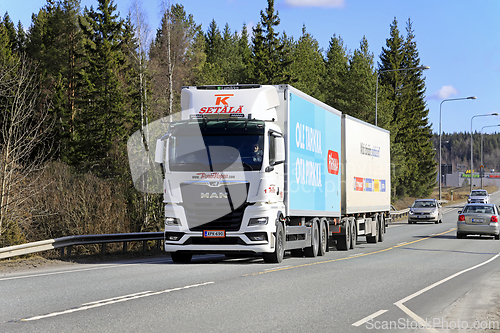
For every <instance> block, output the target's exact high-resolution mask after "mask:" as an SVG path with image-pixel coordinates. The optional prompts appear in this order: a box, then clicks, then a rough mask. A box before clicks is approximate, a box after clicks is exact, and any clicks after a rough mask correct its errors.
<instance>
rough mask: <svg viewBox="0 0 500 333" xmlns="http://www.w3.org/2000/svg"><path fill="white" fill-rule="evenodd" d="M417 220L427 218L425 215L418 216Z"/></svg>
mask: <svg viewBox="0 0 500 333" xmlns="http://www.w3.org/2000/svg"><path fill="white" fill-rule="evenodd" d="M419 218H421V219H426V218H428V216H427V215H420V216H419Z"/></svg>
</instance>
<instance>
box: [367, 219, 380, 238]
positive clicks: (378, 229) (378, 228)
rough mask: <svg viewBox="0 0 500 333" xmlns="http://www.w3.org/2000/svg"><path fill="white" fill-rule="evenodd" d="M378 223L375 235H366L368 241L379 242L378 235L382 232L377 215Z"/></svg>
mask: <svg viewBox="0 0 500 333" xmlns="http://www.w3.org/2000/svg"><path fill="white" fill-rule="evenodd" d="M375 219H376V221H377V223H375V225H376V228H377V233H376V234H375V236H366V242H367V243H377V241H378V235H379V234H380V223H378V216H376V217H375Z"/></svg>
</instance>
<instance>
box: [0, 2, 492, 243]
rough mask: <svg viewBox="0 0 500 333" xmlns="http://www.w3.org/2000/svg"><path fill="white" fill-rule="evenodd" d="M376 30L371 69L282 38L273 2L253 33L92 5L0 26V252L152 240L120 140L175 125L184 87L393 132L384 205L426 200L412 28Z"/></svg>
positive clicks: (153, 226)
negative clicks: (255, 87) (89, 241)
mask: <svg viewBox="0 0 500 333" xmlns="http://www.w3.org/2000/svg"><path fill="white" fill-rule="evenodd" d="M387 27H388V29H387V38H386V43H385V46H384V47H383V48H382V50H381V51H380V54H378V55H377V58H376V57H375V55H374V53H373V51H371V50H370V47H369V43H368V40H367V39H366V38H365V37H364V36H360V42H359V45H357V46H355V47H356V48H355V49H353V50H352V49H349V48H348V47H347V46H346V45H344V42H343V40H342V37H341V36H338V35H337V34H335V31H332V32H331V34H332V35H331V39H330V42H329V45H328V47H327V49H326V50H325V49H323V48H321V47H320V46H319V43H318V41H317V40H316V39H315V38H314V36H312V35H311V34H310V33H309V32H308V31H307V27H306V26H303V27H302V35H301V36H290V35H288V34H287V33H286V31H280V17H279V12H278V11H276V10H275V8H274V0H268V1H267V7H266V8H263V9H262V10H261V12H260V21H259V22H258V23H257V24H256V26H255V27H253V28H251V29H249V28H248V27H247V26H246V25H245V24H243V25H242V26H241V27H229V26H228V24H225V23H224V22H215V21H212V22H211V23H210V24H209V26H208V27H202V26H201V25H200V24H197V23H196V21H195V19H194V17H193V16H192V15H191V14H189V13H187V12H186V11H185V9H184V7H183V6H182V5H181V4H172V5H168V6H165V8H163V12H162V20H161V24H160V26H158V27H152V28H150V27H148V23H147V22H146V21H145V20H144V12H143V9H142V8H141V6H140V5H139V2H136V3H135V4H134V5H133V6H132V7H131V8H130V11H129V12H128V13H126V15H123V13H119V12H118V11H117V6H116V4H115V3H114V1H113V0H95V5H94V6H92V7H90V8H87V7H85V8H81V6H80V1H79V0H47V3H46V4H45V6H44V7H42V8H41V9H40V10H39V11H38V12H37V13H33V15H32V21H31V25H30V26H29V27H23V26H22V24H21V23H20V22H19V23H17V24H15V23H14V22H13V20H12V18H11V17H10V16H9V14H8V13H5V15H4V16H3V17H2V18H0V247H4V246H10V245H15V244H20V243H23V242H28V241H29V242H31V241H36V240H42V239H50V238H58V237H63V236H70V235H81V234H104V233H120V232H141V231H158V230H162V228H163V227H162V224H163V217H162V214H163V213H162V198H161V196H159V195H152V194H144V193H140V192H138V191H137V190H135V188H134V186H133V183H132V179H131V175H130V170H129V166H128V160H127V139H128V138H129V137H130V135H132V134H133V133H134V132H136V131H137V130H140V129H142V128H143V127H144V126H145V125H146V124H148V123H150V122H152V121H154V120H157V119H159V118H162V117H165V116H168V115H169V114H172V113H174V112H177V111H179V110H180V90H181V87H182V86H189V85H210V84H234V83H240V84H243V83H257V84H282V83H288V84H291V85H293V86H294V87H296V88H298V89H300V90H302V91H303V92H305V93H307V94H309V95H312V96H313V97H315V98H317V99H319V100H320V101H323V102H325V103H326V104H328V105H331V106H333V107H335V108H337V109H338V110H340V111H342V112H343V113H347V114H349V115H352V116H354V117H356V118H359V119H362V120H364V121H366V122H368V123H372V124H374V123H375V122H377V124H378V126H380V127H382V128H384V129H387V130H389V131H390V132H391V167H392V170H391V186H392V188H391V194H392V197H393V199H394V200H395V199H397V198H402V197H406V196H413V197H425V196H427V195H429V194H430V192H431V191H432V188H433V187H434V186H435V183H436V177H437V169H436V165H437V163H436V157H435V155H436V154H435V150H434V146H433V134H432V130H431V124H429V120H428V113H429V110H428V108H427V105H426V103H425V93H426V88H425V77H424V73H423V71H422V70H409V69H412V68H415V67H419V66H421V65H422V63H421V60H420V58H419V53H418V47H417V37H416V36H417V35H416V32H415V31H414V30H413V27H412V22H411V20H410V19H408V20H407V21H405V22H404V23H403V24H401V23H400V22H398V20H397V19H396V18H394V20H393V21H392V22H387ZM151 29H153V31H155V33H154V34H153V38H149V39H148V36H150V34H148V31H150V30H151ZM376 90H377V96H378V98H377V101H376ZM376 104H377V105H376ZM376 107H377V119H375V109H376ZM456 136H457V140H456V143H457V144H456V145H455V144H454V145H453V146H452V147H451V156H454V158H457V159H464V160H465V159H467V155H466V151H467V149H466V148H467V143H466V141H467V138H466V135H465V134H464V135H461V134H456ZM444 140H449V142H455V140H454V139H453V140H452V139H451V138H450V139H444ZM495 140H496V141H495ZM486 141H487V142H488V143H486ZM486 141H485V144H487V145H488V151H492V150H494V149H498V148H497V147H498V142H497V141H498V137H496V139H495V138H494V137H491V139H488V140H486ZM493 141H495V142H494V143H493ZM476 142H479V140H475V143H476ZM464 147H465V148H464ZM493 147H494V148H493ZM457 151H459V152H462V151H463V152H464V154H462V155H460V154H457V153H456V152H457ZM499 169H500V168H499Z"/></svg>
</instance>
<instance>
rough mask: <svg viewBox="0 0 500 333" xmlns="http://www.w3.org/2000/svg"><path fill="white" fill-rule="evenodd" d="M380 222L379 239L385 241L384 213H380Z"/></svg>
mask: <svg viewBox="0 0 500 333" xmlns="http://www.w3.org/2000/svg"><path fill="white" fill-rule="evenodd" d="M378 223H379V227H378V231H379V233H378V241H379V242H383V241H384V233H385V221H384V216H383V215H379V219H378Z"/></svg>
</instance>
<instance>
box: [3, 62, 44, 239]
mask: <svg viewBox="0 0 500 333" xmlns="http://www.w3.org/2000/svg"><path fill="white" fill-rule="evenodd" d="M39 96H40V90H39V88H38V81H37V76H36V73H35V69H34V67H33V66H32V65H31V64H30V62H29V61H28V60H27V59H26V58H25V57H20V58H15V59H14V60H11V61H9V62H7V63H5V64H2V66H0V245H10V244H8V243H7V241H8V242H12V239H11V240H9V239H8V237H5V235H12V234H13V233H17V234H18V237H17V242H20V241H22V236H21V237H19V234H20V230H22V229H23V228H26V227H27V226H28V225H29V224H30V221H31V220H32V219H33V218H34V217H35V216H36V214H37V211H36V207H33V205H31V198H33V197H34V196H36V195H38V194H39V193H40V192H41V190H42V189H43V188H44V186H45V184H41V183H40V182H39V177H40V176H41V174H42V173H43V170H44V168H45V165H46V164H45V163H46V161H47V158H48V156H49V154H50V153H51V148H52V147H51V146H50V145H47V142H48V141H47V140H46V139H47V138H48V135H49V133H50V130H51V127H52V125H53V122H52V121H51V117H50V114H49V111H48V110H49V108H48V105H46V104H43V103H42V102H41V101H40V99H39ZM16 230H17V231H16ZM6 243H7V244H6Z"/></svg>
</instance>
